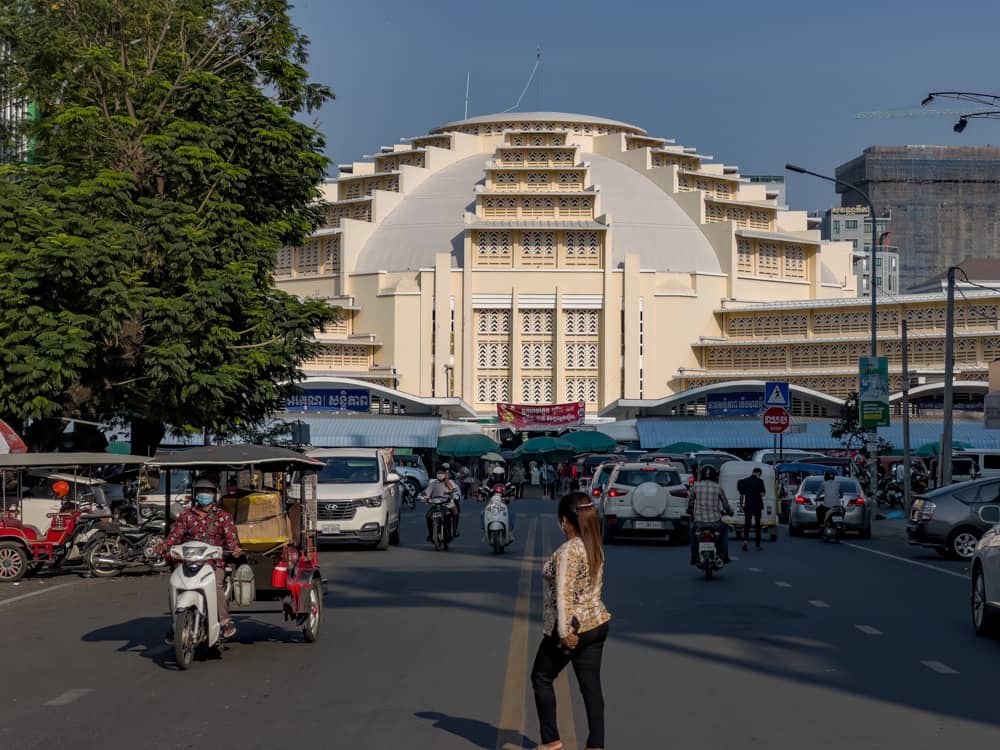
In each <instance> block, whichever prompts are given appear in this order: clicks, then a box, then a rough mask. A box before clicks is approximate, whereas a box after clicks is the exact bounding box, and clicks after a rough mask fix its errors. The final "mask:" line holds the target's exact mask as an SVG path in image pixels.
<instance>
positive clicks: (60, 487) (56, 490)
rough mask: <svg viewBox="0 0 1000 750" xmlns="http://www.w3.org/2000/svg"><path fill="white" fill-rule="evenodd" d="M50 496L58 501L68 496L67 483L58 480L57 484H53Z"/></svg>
mask: <svg viewBox="0 0 1000 750" xmlns="http://www.w3.org/2000/svg"><path fill="white" fill-rule="evenodd" d="M52 494H54V495H55V496H56V497H57V498H58V499H59V500H62V499H63V498H64V497H66V495H68V494H69V482H66V481H63V480H62V479H60V480H59V481H58V482H55V483H53V485H52Z"/></svg>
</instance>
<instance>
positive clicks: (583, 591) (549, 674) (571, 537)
mask: <svg viewBox="0 0 1000 750" xmlns="http://www.w3.org/2000/svg"><path fill="white" fill-rule="evenodd" d="M558 516H559V526H560V528H561V529H562V531H563V534H565V535H566V541H565V543H563V544H562V546H560V547H559V549H557V550H556V551H555V553H553V555H552V557H550V558H549V559H548V561H547V562H546V563H545V566H544V567H543V569H542V574H543V578H544V582H545V583H544V589H545V600H544V606H543V610H542V611H543V632H544V637H543V638H542V642H541V644H540V645H539V646H538V653H537V654H536V655H535V663H534V666H532V668H531V687H532V689H533V690H534V693H535V708H536V709H537V710H538V725H539V727H540V729H541V735H542V744H541V745H539V750H561V748H562V746H563V745H562V742H561V741H560V739H559V727H558V724H557V723H556V694H555V690H554V689H553V687H552V683H553V682H554V681H555V679H556V677H558V676H559V673H560V672H562V671H563V669H565V668H566V666H567V665H568V664H572V665H573V671H574V672H575V673H576V681H577V683H578V684H579V687H580V694H581V695H582V696H583V705H584V707H585V708H586V710H587V727H588V730H589V733H588V736H587V744H586V747H587V748H588V750H600V749H601V748H603V747H604V693H603V691H602V689H601V659H602V657H603V655H604V644H605V642H606V641H607V639H608V621H609V620H610V619H611V615H610V614H609V613H608V610H607V608H606V607H605V606H604V602H603V601H602V600H601V589H602V587H603V585H604V548H603V547H602V545H601V522H600V518H599V517H598V515H597V511H596V510H595V509H594V504H593V503H592V502H591V500H590V498H589V497H588V496H587V495H586V494H584V493H583V492H573V493H571V494H569V495H565V496H564V497H563V498H562V500H560V501H559V510H558Z"/></svg>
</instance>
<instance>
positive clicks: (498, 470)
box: [493, 466, 507, 475]
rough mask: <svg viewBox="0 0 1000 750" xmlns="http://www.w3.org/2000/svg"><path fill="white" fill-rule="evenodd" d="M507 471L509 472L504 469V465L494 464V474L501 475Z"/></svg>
mask: <svg viewBox="0 0 1000 750" xmlns="http://www.w3.org/2000/svg"><path fill="white" fill-rule="evenodd" d="M506 473H507V472H505V471H504V469H503V467H502V466H494V467H493V474H494V475H500V474H506Z"/></svg>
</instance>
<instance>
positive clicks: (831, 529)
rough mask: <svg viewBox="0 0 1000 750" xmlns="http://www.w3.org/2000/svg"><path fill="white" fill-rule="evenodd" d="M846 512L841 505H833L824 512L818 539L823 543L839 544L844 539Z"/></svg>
mask: <svg viewBox="0 0 1000 750" xmlns="http://www.w3.org/2000/svg"><path fill="white" fill-rule="evenodd" d="M846 515H847V511H846V510H844V506H843V505H835V506H834V507H832V508H830V509H829V510H828V511H827V512H826V517H825V518H824V519H823V528H822V529H821V530H820V537H821V538H822V539H823V541H824V542H839V541H840V540H841V539H843V538H844V528H845V527H844V516H846Z"/></svg>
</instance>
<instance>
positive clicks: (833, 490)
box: [816, 471, 844, 529]
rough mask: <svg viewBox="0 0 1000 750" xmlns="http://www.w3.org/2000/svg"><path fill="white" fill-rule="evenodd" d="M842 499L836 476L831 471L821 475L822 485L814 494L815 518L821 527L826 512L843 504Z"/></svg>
mask: <svg viewBox="0 0 1000 750" xmlns="http://www.w3.org/2000/svg"><path fill="white" fill-rule="evenodd" d="M843 499H844V495H843V493H842V492H841V491H840V482H838V481H837V477H836V476H835V475H834V473H833V472H832V471H828V472H826V474H824V475H823V486H822V487H820V488H819V493H817V495H816V502H817V506H816V520H817V521H819V527H820V528H821V529H822V528H823V522H824V521H825V520H826V514H827V513H829V512H830V509H831V508H835V507H837V506H838V505H843V501H844V500H843Z"/></svg>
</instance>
